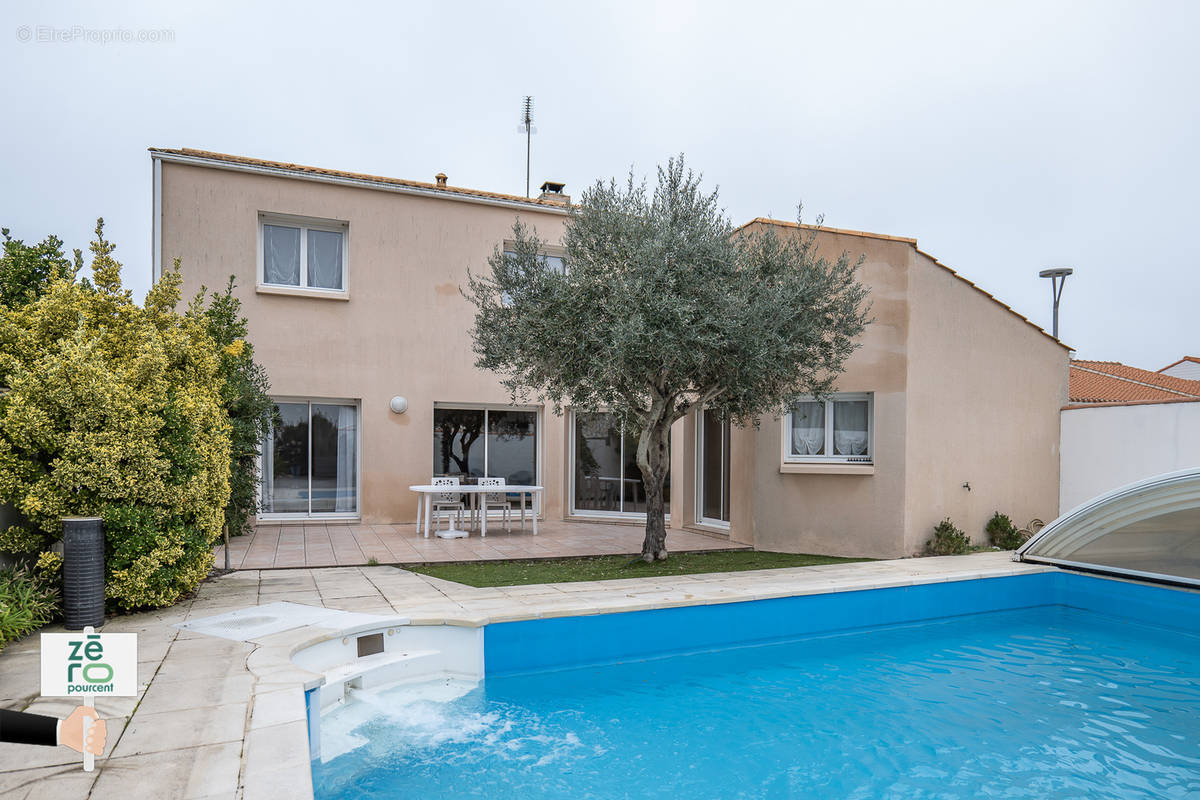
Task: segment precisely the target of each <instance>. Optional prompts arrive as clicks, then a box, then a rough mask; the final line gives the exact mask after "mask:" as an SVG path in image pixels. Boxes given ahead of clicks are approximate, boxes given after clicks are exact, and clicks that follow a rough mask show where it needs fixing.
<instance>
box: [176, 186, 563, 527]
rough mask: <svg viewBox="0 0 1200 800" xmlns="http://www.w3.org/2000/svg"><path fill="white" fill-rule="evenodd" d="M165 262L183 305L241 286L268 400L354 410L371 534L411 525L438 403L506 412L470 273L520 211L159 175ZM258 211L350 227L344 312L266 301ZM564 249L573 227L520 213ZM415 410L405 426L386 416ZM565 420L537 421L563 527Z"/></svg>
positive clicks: (551, 513) (320, 302)
mask: <svg viewBox="0 0 1200 800" xmlns="http://www.w3.org/2000/svg"><path fill="white" fill-rule="evenodd" d="M162 171H163V174H162V209H163V213H162V243H163V244H162V252H163V260H164V263H167V264H169V263H170V262H171V261H172V260H173V259H174V258H176V257H178V258H180V259H181V260H182V264H183V267H182V269H183V275H184V292H185V296H188V295H190V294H191V293H192V292H194V291H196V290H197V289H198V288H199V286H200V285H201V284H204V285H207V286H209V287H210V288H213V287H221V286H223V285H224V283H225V281H226V280H227V278H228V276H229V275H231V274H232V275H235V276H236V278H237V283H238V289H237V295H238V297H239V298H240V299H241V301H242V308H243V311H244V312H245V314H246V317H247V318H248V320H249V322H250V339H251V341H252V342H253V343H254V346H255V352H256V355H257V357H258V359H259V361H260V362H261V363H262V364H263V365H264V366H265V367H266V369H267V373H268V375H269V376H270V380H271V390H272V394H274V395H277V396H297V397H315V398H339V399H353V400H359V401H360V402H361V407H362V418H361V427H362V447H363V452H362V501H363V513H362V518H363V521H365V522H369V523H384V522H399V521H408V520H412V519H414V515H415V511H416V501H415V499H414V497H415V496H414V495H412V494H411V493H410V492H409V491H408V490H407V487H408V486H409V485H410V484H413V483H425V482H427V481H428V480H429V476H430V474H431V470H432V464H433V445H432V435H433V434H432V431H433V405H434V403H435V402H462V403H500V404H503V403H507V402H509V399H510V398H509V395H508V393H507V392H506V391H505V390H504V389H503V387H501V386H500V384H499V381H498V380H497V378H496V377H495V376H493V375H491V374H488V373H484V372H482V371H480V370H477V369H475V368H474V367H473V366H472V365H473V363H474V360H475V357H474V355H473V353H472V352H471V336H470V326H471V323H472V319H473V314H472V311H471V308H470V306H469V304H468V303H467V301H466V300H465V299H464V298H463V297H462V296H461V295H460V294H459V291H458V287H459V286H460V285H464V284H465V282H466V279H467V270H468V268H470V269H473V270H477V271H478V270H482V269H486V268H487V264H486V260H487V258H488V256H489V255H490V254H491V253H492V249H493V248H494V247H495V246H496V245H497V244H498V243H500V242H502V241H503V240H504V239H505V237H506V236H511V228H512V224H513V221H514V220H515V218H516V216H517V212H516V211H514V210H511V209H507V208H498V207H493V206H487V205H481V204H477V203H466V202H456V201H449V200H439V199H429V198H423V197H413V196H409V195H403V194H397V193H392V192H386V191H377V190H371V189H365V188H354V187H343V186H332V185H325V184H315V183H312V182H309V181H303V180H292V179H285V178H277V177H271V176H259V175H249V174H243V173H238V172H231V171H226V170H218V169H209V168H201V167H193V166H187V165H178V164H172V163H164V164H163V167H162ZM260 212H268V213H280V214H295V215H299V216H306V217H318V218H325V219H335V220H342V221H346V222H348V223H349V234H348V240H347V247H348V251H347V273H348V280H347V285H348V288H349V296H350V299H349V300H348V301H340V300H330V299H315V298H307V297H295V296H287V295H274V294H260V293H258V292H257V291H256V289H255V286H256V279H257V237H258V232H257V230H258V229H257V226H258V215H259V213H260ZM520 213H521V216H522V218H523V219H524V221H525V222H526V223H528V224H532V225H533V226H535V227H536V228H537V231H538V233H539V234H540V235H541V236H542V237H543V238H545V239H547V240H549V241H553V242H556V241H558V239H559V238H560V236H561V233H562V227H563V222H564V219H565V217H564V216H562V215H561V214H552V213H547V212H544V211H540V210H538V209H536V208H531V209H530V210H528V211H522V212H520ZM394 395H403V396H405V397H407V398H408V401H409V408H408V411H407V413H405V414H402V415H397V414H393V413H392V412H391V411H390V410H389V409H388V401H389V400H390V399H391V398H392V397H393V396H394ZM564 426H565V421H564V420H563V418H560V417H556V416H554V414H553V412H552V411H547V412H546V413H544V414H543V428H542V430H543V441H542V443H541V453H542V459H543V465H542V468H543V480H544V481H545V485H546V514H547V516H548V517H550V518H556V517H561V516H562V510H563V497H564V480H563V476H564V471H563V470H564V459H565V455H564V454H565V451H566V446H565V437H564Z"/></svg>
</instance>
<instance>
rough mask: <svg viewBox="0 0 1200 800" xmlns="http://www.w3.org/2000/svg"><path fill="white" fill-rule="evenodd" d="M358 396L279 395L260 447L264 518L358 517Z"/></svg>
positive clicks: (359, 500) (360, 448) (359, 508)
mask: <svg viewBox="0 0 1200 800" xmlns="http://www.w3.org/2000/svg"><path fill="white" fill-rule="evenodd" d="M359 419H360V414H359V404H358V401H357V400H326V399H311V398H298V397H278V398H275V421H274V423H273V424H272V426H271V429H270V430H269V431H268V432H267V436H266V440H265V441H264V442H263V448H262V473H261V474H262V483H261V484H260V492H261V500H262V511H261V513H260V515H259V516H260V517H263V518H267V519H272V518H294V517H357V516H358V515H359V513H360V510H361V507H362V504H361V482H360V481H359V475H360V474H361V472H362V455H361V454H362V446H361V442H362V431H361V429H360V426H359Z"/></svg>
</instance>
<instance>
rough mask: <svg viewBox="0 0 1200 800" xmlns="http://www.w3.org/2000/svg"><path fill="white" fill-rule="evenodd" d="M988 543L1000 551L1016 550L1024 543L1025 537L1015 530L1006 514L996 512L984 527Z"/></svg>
mask: <svg viewBox="0 0 1200 800" xmlns="http://www.w3.org/2000/svg"><path fill="white" fill-rule="evenodd" d="M984 530H985V531H987V535H988V541H990V542H991V543H992V544H993V545H995V546H996V547H999V548H1000V549H1001V550H1016V549H1017V548H1018V547H1020V546H1021V544H1022V543H1023V542H1024V541H1025V535H1024V534H1023V533H1021V531H1019V530H1017V526H1016V525H1013V523H1012V520H1011V519H1009V518H1008V515H1007V514H1001V513H1000V512H999V511H997V512H996V513H995V514H994V515H992V518H991V519H989V520H988V523H987V525H986V526H985V527H984Z"/></svg>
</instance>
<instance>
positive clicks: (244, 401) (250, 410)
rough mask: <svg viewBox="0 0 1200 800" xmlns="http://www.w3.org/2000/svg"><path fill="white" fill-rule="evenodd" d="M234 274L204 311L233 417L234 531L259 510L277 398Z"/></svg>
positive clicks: (228, 513) (230, 513)
mask: <svg viewBox="0 0 1200 800" xmlns="http://www.w3.org/2000/svg"><path fill="white" fill-rule="evenodd" d="M234 286H235V284H234V282H233V278H232V277H230V279H229V283H228V285H227V286H226V287H225V292H224V293H223V294H216V293H214V294H213V295H212V302H211V303H210V304H209V307H208V309H207V310H205V312H204V319H205V323H206V325H207V328H208V335H209V336H210V337H212V340H213V342H214V343H215V344H216V346H217V347H218V348H219V349H220V353H221V355H220V366H219V370H220V373H221V387H222V388H221V402H222V404H223V405H224V406H225V412H226V414H227V415H228V416H229V438H230V441H229V445H230V447H229V451H230V452H229V459H230V462H229V502H228V504H227V505H226V506H225V524H226V525H228V526H229V533H230V535H231V536H238V535H240V534H242V533H245V532H246V531H248V530H249V529H250V526H251V519H252V517H253V516H254V514H255V512H257V511H258V484H259V474H258V456H259V454H260V452H261V451H262V442H263V438H264V437H265V436H266V434H267V431H268V430H269V429H270V424H271V416H272V415H273V414H274V412H275V403H274V401H272V400H271V395H270V391H271V387H270V383H269V382H268V380H267V371H266V370H265V369H263V368H262V366H261V365H260V364H258V363H256V362H255V360H254V347H253V345H251V344H250V342H248V341H247V340H246V332H247V326H248V324H247V322H246V318H245V317H243V316H242V313H241V310H242V304H241V301H239V300H238V299H237V298H236V297H234V296H233V290H234Z"/></svg>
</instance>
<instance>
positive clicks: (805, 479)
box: [730, 228, 911, 556]
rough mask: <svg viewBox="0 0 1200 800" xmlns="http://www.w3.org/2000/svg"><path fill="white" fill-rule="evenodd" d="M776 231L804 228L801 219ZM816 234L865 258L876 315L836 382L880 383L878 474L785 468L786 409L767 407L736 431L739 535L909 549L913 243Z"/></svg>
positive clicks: (816, 545)
mask: <svg viewBox="0 0 1200 800" xmlns="http://www.w3.org/2000/svg"><path fill="white" fill-rule="evenodd" d="M778 231H779V233H781V234H782V235H797V232H796V231H795V230H793V229H787V228H780V229H778ZM818 244H819V248H820V252H821V253H822V254H824V255H826V256H827V257H829V258H836V257H837V256H838V255H839V254H840V253H841V252H843V251H845V252H847V253H849V254H850V255H851V258H856V257H857V256H858V255H859V254H862V255H863V256H864V259H865V260H864V262H863V265H862V268H861V272H860V273H859V278H860V280H862V281H863V282H865V283H866V284H867V285H868V286H869V287H870V289H871V298H870V299H871V304H872V306H871V314H872V317H873V318H874V322H872V323H871V325H869V326H868V327H867V330H866V332H865V333H864V334H863V337H862V340H861V342H862V346H861V347H860V348H859V349H858V350H857V351H856V352H855V353H854V355H853V356H851V357H850V359H849V360H848V361H847V363H846V371H845V372H844V373H843V374H842V375H841V376H840V377H839V378H838V381H837V386H836V389H837V391H840V392H873V393H874V434H875V438H874V447H875V456H874V463H875V467H874V474H872V475H859V474H848V472H847V471H846V470H844V469H839V467H838V465H829V466H828V467H826V468H825V469H827V470H828V471H827V472H826V473H824V474H814V473H808V474H784V473H781V471H780V463H781V459H782V452H781V449H782V439H781V437H782V430H781V421H780V420H779V419H777V418H772V417H765V418H763V419H762V420H760V426H759V428H758V429H757V430H755V429H753V428H752V427H747V428H745V429H743V430H740V431H734V435H733V437H732V440H733V441H732V448H731V453H732V457H733V461H734V464H736V465H737V466H736V467H734V469H733V472H734V476H733V481H732V488H733V491H732V495H733V496H732V498H731V503H730V505H731V515H732V528H733V538H734V539H736V540H737V541H744V542H747V543H752V544H753V545H754V546H755V547H756V548H758V549H760V550H779V551H784V552H805V553H825V554H830V555H845V556H895V555H901V554H902V547H901V545H900V539H901V533H900V532H901V530H902V524H903V522H902V509H903V504H904V492H905V471H906V466H907V465H906V460H905V425H906V397H905V384H906V380H907V375H906V365H907V357H906V339H907V335H908V325H909V308H908V293H909V288H908V275H907V267H908V251H909V250H910V249H911V245H909V244H907V243H905V242H903V241H899V240H892V239H886V238H865V237H860V236H850V235H843V234H836V233H830V232H823V233H821V234H820V238H819V240H818ZM748 505H749V506H750V507H751V508H752V511H751V513H749V514H748V513H747V506H748Z"/></svg>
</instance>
